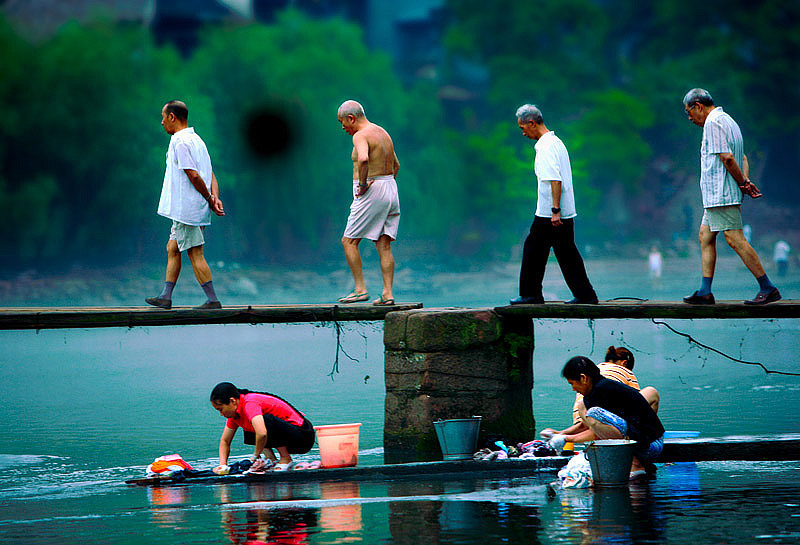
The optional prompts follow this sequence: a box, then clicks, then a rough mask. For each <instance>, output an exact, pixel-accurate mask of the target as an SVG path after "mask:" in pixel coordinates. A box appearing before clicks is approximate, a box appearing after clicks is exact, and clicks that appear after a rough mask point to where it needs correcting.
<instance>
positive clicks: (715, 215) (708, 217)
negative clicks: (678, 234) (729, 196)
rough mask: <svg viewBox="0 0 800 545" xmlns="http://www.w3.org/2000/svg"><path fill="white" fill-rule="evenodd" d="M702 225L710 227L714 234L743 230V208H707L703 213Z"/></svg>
mask: <svg viewBox="0 0 800 545" xmlns="http://www.w3.org/2000/svg"><path fill="white" fill-rule="evenodd" d="M700 224H701V225H708V228H709V229H710V230H711V231H712V232H719V231H735V230H736V229H741V228H742V227H743V225H742V207H741V206H740V205H738V204H734V205H732V206H714V207H712V208H706V209H705V211H704V212H703V221H701V222H700Z"/></svg>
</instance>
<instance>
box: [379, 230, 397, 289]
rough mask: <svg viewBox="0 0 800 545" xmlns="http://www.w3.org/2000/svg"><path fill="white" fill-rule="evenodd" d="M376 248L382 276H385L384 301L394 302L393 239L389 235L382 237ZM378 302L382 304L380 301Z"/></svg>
mask: <svg viewBox="0 0 800 545" xmlns="http://www.w3.org/2000/svg"><path fill="white" fill-rule="evenodd" d="M375 248H376V249H377V250H378V257H379V258H380V261H381V276H383V292H382V293H381V298H382V299H383V301H389V300H394V295H393V294H392V286H393V284H394V256H393V255H392V238H391V237H390V236H389V235H381V236H380V238H378V240H376V241H375ZM376 302H381V300H380V299H378V301H376Z"/></svg>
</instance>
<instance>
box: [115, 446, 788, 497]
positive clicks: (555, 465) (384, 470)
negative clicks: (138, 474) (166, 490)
mask: <svg viewBox="0 0 800 545" xmlns="http://www.w3.org/2000/svg"><path fill="white" fill-rule="evenodd" d="M726 460H745V461H773V460H800V434H787V435H771V436H730V437H717V438H713V437H712V438H708V437H698V438H692V439H667V440H665V441H664V452H663V453H662V455H661V457H660V458H659V460H658V463H669V462H703V461H706V462H707V461H726ZM567 461H569V458H568V457H565V456H553V457H545V458H533V459H527V460H520V459H518V458H512V459H508V460H495V461H492V462H484V461H474V460H455V461H445V462H414V463H407V464H385V465H375V466H358V467H342V468H335V469H314V470H305V471H280V472H277V471H272V472H271V471H268V472H266V473H264V474H258V475H251V474H246V475H227V476H221V477H218V476H208V477H196V478H191V479H185V480H180V481H176V480H173V479H161V478H155V477H154V478H141V479H129V480H127V481H125V483H126V484H130V485H138V486H175V485H187V484H194V483H197V484H226V483H227V484H230V483H243V482H318V481H396V480H420V481H429V480H433V479H459V478H465V477H469V478H492V477H494V478H497V477H523V476H526V475H534V474H536V473H542V472H545V473H546V472H555V471H557V470H558V469H560V468H561V467H563V466H564V465H566V463H567Z"/></svg>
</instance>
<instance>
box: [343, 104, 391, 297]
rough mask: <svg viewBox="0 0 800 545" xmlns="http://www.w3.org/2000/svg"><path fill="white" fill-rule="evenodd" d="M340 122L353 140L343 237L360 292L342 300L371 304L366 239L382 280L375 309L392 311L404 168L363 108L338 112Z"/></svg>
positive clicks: (386, 135) (388, 138) (385, 135)
mask: <svg viewBox="0 0 800 545" xmlns="http://www.w3.org/2000/svg"><path fill="white" fill-rule="evenodd" d="M338 117H339V122H340V123H341V124H342V129H344V131H345V132H346V133H347V134H350V135H352V136H353V153H352V155H351V158H352V160H353V204H351V205H350V217H349V218H347V227H346V228H345V231H344V236H343V237H342V246H343V247H344V256H345V258H346V259H347V264H348V265H349V266H350V272H352V273H353V281H354V282H355V288H354V289H353V291H352V292H351V293H350V294H348V295H345V296H344V297H341V298H340V299H339V302H340V303H357V302H359V301H367V300H368V299H369V293H368V292H367V286H366V284H365V283H364V273H363V272H362V270H361V254H360V252H359V250H358V244H359V242H361V239H362V238H368V239H370V240H374V241H375V247H376V248H377V250H378V257H379V258H380V262H381V274H382V276H383V292H382V293H381V296H380V297H379V298H377V299H375V300H374V301H373V302H372V304H373V305H393V304H394V295H393V294H392V282H393V280H394V257H393V256H392V248H391V243H392V241H393V240H395V239H396V238H397V226H398V224H399V223H400V201H399V199H398V196H397V183H396V182H395V178H396V177H397V171H398V170H400V163H399V162H398V161H397V155H395V153H394V144H393V143H392V138H391V136H389V133H387V132H386V131H385V130H384V129H383V128H382V127H379V126H378V125H376V124H374V123H370V122H369V120H368V119H367V117H366V116H365V115H364V108H363V106H361V104H359V103H358V102H356V101H355V100H348V101H346V102H344V103H343V104H342V105H341V106H339V112H338Z"/></svg>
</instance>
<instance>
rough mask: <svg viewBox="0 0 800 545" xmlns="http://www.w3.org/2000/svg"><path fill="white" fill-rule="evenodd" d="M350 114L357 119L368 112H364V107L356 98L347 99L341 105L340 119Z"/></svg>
mask: <svg viewBox="0 0 800 545" xmlns="http://www.w3.org/2000/svg"><path fill="white" fill-rule="evenodd" d="M348 115H352V116H353V117H355V118H356V119H359V118H361V117H366V114H365V113H364V107H363V106H362V105H361V104H359V103H358V102H356V101H355V100H345V101H344V102H342V105H341V106H339V112H338V117H339V119H341V118H343V117H347V116H348Z"/></svg>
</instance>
